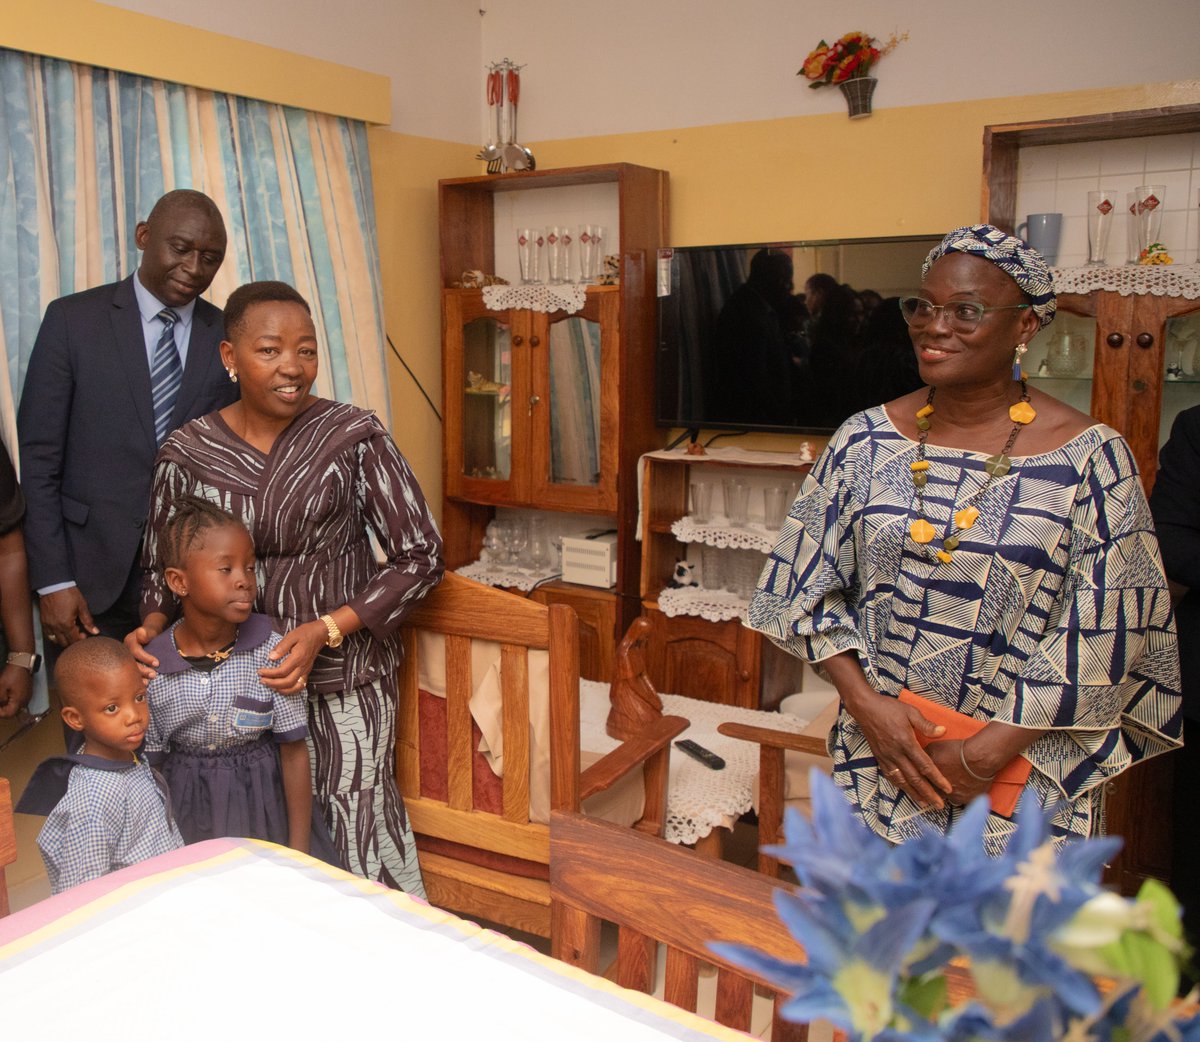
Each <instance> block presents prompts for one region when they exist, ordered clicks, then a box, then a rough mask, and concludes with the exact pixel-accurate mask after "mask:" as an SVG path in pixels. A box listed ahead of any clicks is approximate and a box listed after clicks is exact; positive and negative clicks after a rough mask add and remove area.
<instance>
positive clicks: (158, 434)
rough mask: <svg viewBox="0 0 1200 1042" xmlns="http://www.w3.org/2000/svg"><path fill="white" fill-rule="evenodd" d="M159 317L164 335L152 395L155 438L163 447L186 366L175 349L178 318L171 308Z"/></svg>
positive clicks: (156, 354) (156, 353)
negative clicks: (182, 363) (180, 361)
mask: <svg viewBox="0 0 1200 1042" xmlns="http://www.w3.org/2000/svg"><path fill="white" fill-rule="evenodd" d="M156 317H157V318H159V319H160V320H161V321H162V324H163V331H162V336H160V337H159V338H158V344H157V345H156V346H155V348H154V365H153V366H152V367H151V369H150V393H151V396H152V397H153V399H154V437H155V440H156V442H157V443H158V444H159V445H161V444H162V443H163V439H164V438H166V436H167V435H168V434H169V433H170V432H171V413H172V412H173V411H174V409H175V399H176V397H177V396H178V395H179V385H180V383H182V382H183V366H182V365H180V364H179V349H178V348H177V347H176V346H175V323H176V322H178V321H179V316H178V315H177V314H176V313H175V312H174V311H172V310H171V309H170V308H163V309H162V311H160V312H159V313H158V315H157V316H156Z"/></svg>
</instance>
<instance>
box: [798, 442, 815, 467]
mask: <svg viewBox="0 0 1200 1042" xmlns="http://www.w3.org/2000/svg"><path fill="white" fill-rule="evenodd" d="M815 458H816V457H815V456H813V447H812V442H811V441H802V442H801V443H800V462H801V463H811V462H812V461H813V460H814V459H815Z"/></svg>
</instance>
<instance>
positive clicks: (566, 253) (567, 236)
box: [558, 226, 575, 282]
mask: <svg viewBox="0 0 1200 1042" xmlns="http://www.w3.org/2000/svg"><path fill="white" fill-rule="evenodd" d="M574 241H575V240H574V239H573V238H572V237H571V229H570V228H567V227H565V226H564V227H561V228H559V241H558V246H559V249H560V250H562V280H563V282H570V281H571V243H572V242H574Z"/></svg>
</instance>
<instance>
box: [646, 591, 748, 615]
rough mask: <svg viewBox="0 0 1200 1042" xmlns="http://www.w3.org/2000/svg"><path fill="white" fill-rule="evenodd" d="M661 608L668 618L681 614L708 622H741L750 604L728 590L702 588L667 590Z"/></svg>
mask: <svg viewBox="0 0 1200 1042" xmlns="http://www.w3.org/2000/svg"><path fill="white" fill-rule="evenodd" d="M658 609H659V611H661V612H662V613H663V614H664V615H666V616H668V617H669V618H672V619H673V618H675V617H676V616H679V615H698V616H699V617H700V618H702V619H707V620H708V621H709V622H728V621H729V620H730V619H742V618H745V617H746V612H748V611H749V610H750V604H749V602H748V601H747V600H746V599H745V598H744V597H739V596H738V595H737V594H736V593H732V592H730V591H729V590H706V589H705V588H704V587H703V586H683V587H681V588H679V589H677V590H676V589H671V588H670V587H667V588H666V589H663V590H661V591H659V594H658Z"/></svg>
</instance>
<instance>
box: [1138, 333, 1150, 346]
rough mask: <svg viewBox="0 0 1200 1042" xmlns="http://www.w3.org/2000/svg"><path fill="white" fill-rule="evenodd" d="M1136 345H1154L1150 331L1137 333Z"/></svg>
mask: <svg viewBox="0 0 1200 1042" xmlns="http://www.w3.org/2000/svg"><path fill="white" fill-rule="evenodd" d="M1137 346H1138V347H1153V346H1154V335H1153V334H1152V333H1138V335H1137Z"/></svg>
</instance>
